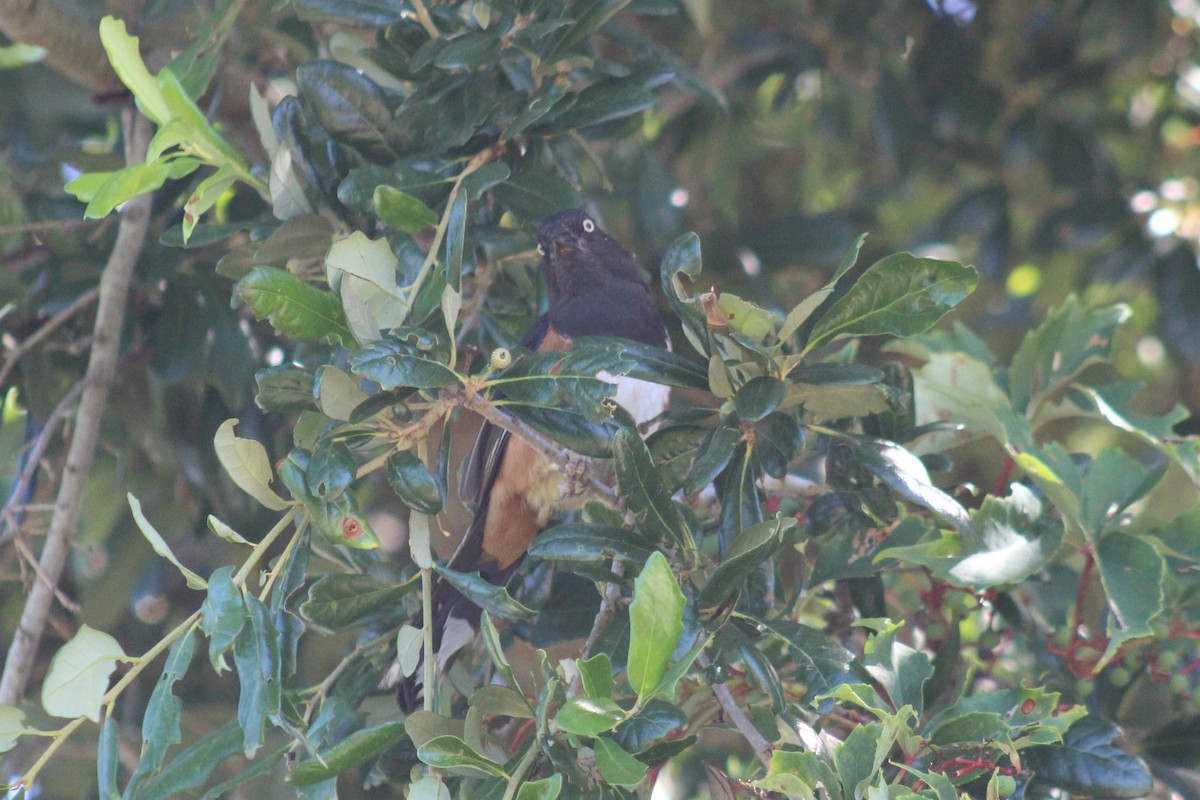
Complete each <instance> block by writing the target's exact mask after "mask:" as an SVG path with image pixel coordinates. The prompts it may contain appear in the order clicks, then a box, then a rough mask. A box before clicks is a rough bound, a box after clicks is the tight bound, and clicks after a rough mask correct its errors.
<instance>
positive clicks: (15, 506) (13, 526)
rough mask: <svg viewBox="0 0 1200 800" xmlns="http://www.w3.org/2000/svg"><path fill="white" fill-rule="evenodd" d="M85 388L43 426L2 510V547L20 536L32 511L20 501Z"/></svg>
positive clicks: (76, 391)
mask: <svg viewBox="0 0 1200 800" xmlns="http://www.w3.org/2000/svg"><path fill="white" fill-rule="evenodd" d="M83 386H84V382H83V381H79V382H78V383H76V384H75V385H74V386H73V387H71V391H69V392H67V394H66V396H65V397H63V399H62V400H59V401H58V405H57V406H55V407H54V411H52V412H51V413H50V417H49V418H48V419H47V420H46V424H45V425H43V426H42V431H41V433H39V434H38V437H37V439H35V440H34V443H33V447H32V448H31V449H30V451H29V455H28V460H27V461H26V463H25V468H24V469H23V470H21V474H20V476H19V477H18V478H17V482H16V484H14V485H13V488H12V491H11V492H10V493H9V497H8V504H7V505H5V506H4V510H3V511H0V545H3V544H4V543H5V542H7V541H8V540H9V539H10V538H11V537H13V536H15V535H16V532H17V529H18V528H19V527H20V526H19V525H18V524H17V523H18V517H19V515H20V514H22V513H24V512H25V511H27V510H28V506H27V505H26V504H24V503H20V502H18V500H19V499H20V498H22V497H24V496H25V492H26V490H27V489H28V487H29V484H30V482H32V481H33V475H34V473H35V472H37V468H38V464H40V463H41V460H42V456H43V455H44V454H45V452H46V448H47V447H49V446H50V439H51V438H53V436H54V432H55V430H57V429H58V425H59V423H60V422H61V421H62V420H63V419H64V418H65V417H66V416H67V414H69V413H70V412H71V409H73V408H74V407H75V403H76V401H77V400H79V395H81V394H82V393H83Z"/></svg>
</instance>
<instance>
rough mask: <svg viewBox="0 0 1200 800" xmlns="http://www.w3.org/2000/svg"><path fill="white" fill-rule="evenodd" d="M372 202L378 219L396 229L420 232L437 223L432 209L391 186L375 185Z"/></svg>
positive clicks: (436, 216)
mask: <svg viewBox="0 0 1200 800" xmlns="http://www.w3.org/2000/svg"><path fill="white" fill-rule="evenodd" d="M372 204H373V205H374V207H375V215H376V216H377V217H379V219H380V221H381V222H383V223H385V224H386V225H388V226H389V227H392V228H395V229H396V230H398V231H404V232H405V233H420V232H421V231H423V230H425V229H426V228H432V227H434V226H435V225H437V224H438V215H437V214H436V213H435V212H434V210H433V209H431V208H430V207H429V206H427V205H425V204H424V203H422V202H421V201H420V200H419V199H417V198H416V197H413V196H412V195H411V194H405V193H404V192H402V191H400V190H399V189H396V188H395V187H392V186H382V185H381V186H376V187H375V193H374V195H373V196H372Z"/></svg>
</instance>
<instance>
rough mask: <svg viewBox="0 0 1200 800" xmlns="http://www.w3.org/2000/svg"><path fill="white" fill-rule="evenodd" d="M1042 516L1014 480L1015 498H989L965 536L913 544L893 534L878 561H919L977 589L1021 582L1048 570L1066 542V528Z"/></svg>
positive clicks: (1031, 497) (1026, 491) (1029, 494)
mask: <svg viewBox="0 0 1200 800" xmlns="http://www.w3.org/2000/svg"><path fill="white" fill-rule="evenodd" d="M1041 517H1042V505H1041V503H1040V502H1039V501H1038V499H1037V497H1036V496H1034V494H1033V493H1032V492H1031V491H1030V490H1029V489H1027V488H1025V487H1024V486H1022V485H1020V484H1013V486H1012V495H1011V496H1010V497H1005V498H996V497H985V498H984V499H983V503H982V504H981V505H980V507H979V508H978V509H975V510H973V511H972V512H971V526H970V529H969V530H967V531H966V532H964V533H963V534H945V535H943V536H942V537H941V538H940V539H937V540H934V541H932V542H925V543H922V544H912V545H901V544H899V543H898V542H896V543H893V540H892V538H889V540H888V541H887V542H886V543H885V544H887V545H888V546H886V547H885V548H883V549H882V550H880V551H879V553H878V555H876V556H875V561H876V563H878V562H879V561H882V560H884V559H889V558H894V559H897V560H899V561H903V562H907V563H910V564H920V565H922V566H925V567H928V568H929V569H930V570H932V571H933V573H934V574H935V575H937V576H938V577H939V578H942V579H943V580H946V581H949V582H950V583H953V584H955V585H957V586H965V587H969V588H971V589H974V590H976V591H982V590H984V589H989V588H992V587H994V586H1005V585H1012V584H1016V583H1019V582H1020V581H1022V580H1024V579H1026V578H1028V577H1029V576H1031V575H1034V574H1036V573H1037V572H1039V571H1041V570H1042V569H1044V568H1045V567H1046V565H1047V564H1049V563H1050V560H1051V559H1052V558H1054V556H1055V554H1056V553H1057V552H1058V549H1059V547H1060V546H1061V545H1062V526H1061V525H1059V524H1056V522H1055V521H1049V520H1041Z"/></svg>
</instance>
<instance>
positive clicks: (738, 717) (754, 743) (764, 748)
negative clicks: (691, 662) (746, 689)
mask: <svg viewBox="0 0 1200 800" xmlns="http://www.w3.org/2000/svg"><path fill="white" fill-rule="evenodd" d="M696 663H697V664H699V665H700V666H701V667H707V666H709V664H710V662H709V660H708V657H707V656H706V655H704V653H701V654H700V656H699V657H698V658H697V659H696ZM712 690H713V695H714V696H715V697H716V698H717V702H718V703H720V704H721V710H722V711H724V712H725V716H727V717H729V721H730V722H732V723H733V724H734V726H735V727H736V728H737V729H738V731H739V732H740V733H741V734H742V736H744V737H746V741H747V742H748V743H749V744H750V747H752V748H753V749H754V754H755V755H756V756H758V760H759V761H761V762H762V763H763V765H764V766H765V767H767V768H768V769H770V767H771V743H770V742H768V741H767V740H766V738H764V737H763V735H762V734H761V733H759V732H758V728H756V727H754V723H753V722H751V721H750V717H748V716H746V712H745V711H743V710H742V707H741V706H739V705H738V704H737V700H735V699H734V697H733V693H732V692H730V691H729V687H728V686H726V685H725V684H723V683H714V684H713V687H712Z"/></svg>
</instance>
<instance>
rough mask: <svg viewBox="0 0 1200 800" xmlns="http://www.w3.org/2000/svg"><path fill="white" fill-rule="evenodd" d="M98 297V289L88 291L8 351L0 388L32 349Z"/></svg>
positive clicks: (0, 370) (0, 374) (0, 371)
mask: <svg viewBox="0 0 1200 800" xmlns="http://www.w3.org/2000/svg"><path fill="white" fill-rule="evenodd" d="M99 296H100V289H99V287H96V288H94V289H89V290H88V291H86V292H84V293H83V294H81V295H80V296H79V297H77V298H76V299H75V302H73V303H71V305H69V306H67V307H66V308H64V309H63V310H62V311H60V312H58V313H57V314H55V315H54V316H53V317H51V318H50V319H48V320H46V323H45V324H44V325H42V327H40V328H38V329H37V330H36V331H34V333H33V334H31V335H30V336H29V338H27V339H25V341H23V342H21V343H20V344H18V345H17V346H16V347H14V348H13V349H12V350H10V351H9V353H8V356H7V357H6V358H5V360H4V367H3V368H0V386H4V383H5V381H7V380H8V374H9V373H10V372H12V369H13V367H15V366H16V365H17V362H18V361H20V360H21V358H23V357H24V356H25V354H26V353H28V352H29V351H30V350H32V349H33V348H35V347H37V346H38V344H40V343H41V342H42V341H43V340H44V339H45V338H46V337H47V336H49V335H50V334H52V333H54V332H55V331H56V330H58V328H59V327H60V326H61V325H62V324H63V323H64V322H66V321H67V320H69V319H71V318H72V317H74V316H75V315H76V314H78V313H79V312H80V311H82V310H83V309H85V308H87V307H88V306H90V305H91V304H92V303H94V302H96V298H97V297H99Z"/></svg>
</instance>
